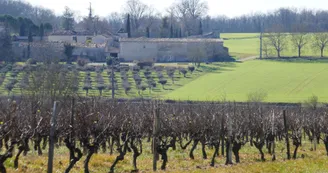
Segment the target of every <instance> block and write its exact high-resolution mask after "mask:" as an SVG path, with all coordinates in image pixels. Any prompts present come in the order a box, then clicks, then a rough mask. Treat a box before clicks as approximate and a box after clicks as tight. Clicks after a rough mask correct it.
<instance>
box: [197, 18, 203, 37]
mask: <svg viewBox="0 0 328 173" xmlns="http://www.w3.org/2000/svg"><path fill="white" fill-rule="evenodd" d="M198 34H199V35H203V24H202V21H199V33H198Z"/></svg>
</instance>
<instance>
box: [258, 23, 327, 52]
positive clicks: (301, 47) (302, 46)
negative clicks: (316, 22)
mask: <svg viewBox="0 0 328 173" xmlns="http://www.w3.org/2000/svg"><path fill="white" fill-rule="evenodd" d="M316 31H317V32H311V29H309V28H308V25H307V24H304V23H300V24H295V25H293V26H292V30H291V32H290V33H286V31H285V30H284V26H283V25H280V24H276V25H273V26H272V27H271V28H269V29H266V30H265V32H264V34H263V35H261V37H262V38H263V42H262V52H263V53H264V56H265V57H270V56H272V54H274V53H275V54H276V55H277V57H278V58H280V57H281V54H282V53H283V52H285V51H286V50H288V49H292V50H294V51H296V52H297V56H298V57H301V56H302V53H304V51H305V50H309V49H311V51H312V53H314V52H320V57H324V52H325V50H326V47H327V46H328V33H327V32H325V31H324V30H323V29H317V30H316Z"/></svg>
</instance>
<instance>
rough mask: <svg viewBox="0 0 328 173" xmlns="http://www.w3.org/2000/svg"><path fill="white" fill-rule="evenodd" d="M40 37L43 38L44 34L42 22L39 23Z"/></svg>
mask: <svg viewBox="0 0 328 173" xmlns="http://www.w3.org/2000/svg"><path fill="white" fill-rule="evenodd" d="M39 31H40V39H41V40H43V36H44V27H43V23H41V25H40V30H39Z"/></svg>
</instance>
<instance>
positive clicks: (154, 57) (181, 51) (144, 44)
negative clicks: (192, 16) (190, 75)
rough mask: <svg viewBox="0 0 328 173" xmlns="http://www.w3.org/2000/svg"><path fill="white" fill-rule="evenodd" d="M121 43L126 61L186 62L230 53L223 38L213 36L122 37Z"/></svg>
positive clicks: (121, 55) (121, 51)
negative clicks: (213, 37) (224, 44)
mask: <svg viewBox="0 0 328 173" xmlns="http://www.w3.org/2000/svg"><path fill="white" fill-rule="evenodd" d="M119 43H120V46H119V50H120V51H119V58H120V59H124V61H135V60H138V61H154V62H174V61H176V62H184V61H190V60H191V59H192V58H193V57H195V58H196V57H202V58H205V59H206V58H212V57H214V56H227V55H228V50H227V49H226V48H224V46H223V40H221V39H212V38H208V39H206V38H121V39H120V40H119Z"/></svg>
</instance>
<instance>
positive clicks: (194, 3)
mask: <svg viewBox="0 0 328 173" xmlns="http://www.w3.org/2000/svg"><path fill="white" fill-rule="evenodd" d="M88 11H89V13H88V15H87V16H77V14H76V13H74V11H73V10H71V9H70V8H69V7H65V9H64V10H63V15H61V16H56V15H55V14H54V13H53V12H52V11H51V10H49V9H45V8H41V7H33V6H31V5H30V4H28V3H25V2H22V1H13V0H1V1H0V14H8V15H11V16H14V17H27V18H29V19H31V20H32V21H33V22H34V23H35V24H36V25H40V24H41V23H50V24H51V25H52V26H53V28H54V29H75V28H78V29H85V30H89V31H93V32H96V33H99V34H103V33H108V31H111V32H116V31H118V30H119V29H120V28H125V29H127V28H126V26H127V21H128V19H127V18H128V16H129V21H130V28H131V36H132V37H140V36H148V37H187V36H191V35H199V34H203V33H207V32H211V31H213V30H217V31H219V32H222V33H258V32H261V31H264V30H266V29H269V28H272V27H273V26H274V25H277V24H278V25H281V26H282V28H281V29H282V31H283V32H293V28H294V25H298V24H305V25H306V27H307V28H308V32H317V31H318V30H323V31H327V30H328V11H327V10H312V9H295V8H280V9H277V10H274V11H272V12H268V13H254V14H245V15H242V16H238V17H232V18H229V17H227V16H224V15H220V12H218V15H217V16H209V15H208V4H207V2H206V0H176V1H174V3H173V4H172V5H171V6H170V7H169V8H167V9H166V10H165V12H163V13H160V12H158V10H157V9H154V8H153V7H151V6H150V5H148V4H145V3H143V2H142V1H140V0H127V1H126V3H125V5H124V12H112V13H110V14H109V15H108V16H97V15H94V12H93V11H94V10H93V9H92V6H91V4H90V7H89V9H88ZM128 14H129V15H128Z"/></svg>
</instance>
